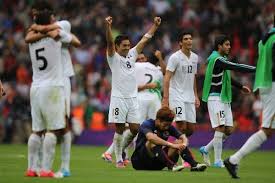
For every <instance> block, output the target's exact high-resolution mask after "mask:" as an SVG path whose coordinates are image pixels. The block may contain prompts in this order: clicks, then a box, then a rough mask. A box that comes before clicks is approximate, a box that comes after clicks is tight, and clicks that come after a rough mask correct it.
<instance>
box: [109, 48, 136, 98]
mask: <svg viewBox="0 0 275 183" xmlns="http://www.w3.org/2000/svg"><path fill="white" fill-rule="evenodd" d="M137 56H138V52H137V50H136V47H134V48H132V49H130V51H129V53H128V55H127V56H126V57H123V56H121V55H119V54H118V53H117V52H115V54H114V55H113V56H112V57H109V56H108V55H107V61H108V64H109V66H110V69H111V71H112V92H111V96H113V97H120V98H133V97H137V81H136V71H135V62H136V59H137Z"/></svg>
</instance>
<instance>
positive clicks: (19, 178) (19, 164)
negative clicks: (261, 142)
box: [0, 145, 275, 183]
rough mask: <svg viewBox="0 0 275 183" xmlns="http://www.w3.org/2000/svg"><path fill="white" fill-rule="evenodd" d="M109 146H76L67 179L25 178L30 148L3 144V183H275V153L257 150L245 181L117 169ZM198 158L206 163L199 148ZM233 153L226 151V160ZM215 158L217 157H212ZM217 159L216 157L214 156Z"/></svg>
mask: <svg viewBox="0 0 275 183" xmlns="http://www.w3.org/2000/svg"><path fill="white" fill-rule="evenodd" d="M105 149H106V148H105V147H91V146H75V145H74V146H73V147H72V156H71V173H72V176H71V177H69V178H63V179H49V178H28V177H24V172H25V170H26V167H27V146H26V145H0V183H19V182H20V183H21V182H29V183H35V182H39V183H42V182H65V183H85V182H89V183H180V182H185V183H232V182H237V183H243V182H245V183H260V182H263V183H264V182H267V183H273V182H274V183H275V151H257V152H254V153H252V154H251V155H250V156H248V157H247V158H245V159H243V161H242V162H241V167H240V170H239V175H240V176H241V179H239V180H234V179H231V177H229V175H228V173H227V171H226V170H225V169H217V168H212V167H210V168H208V169H207V170H206V171H205V172H190V171H189V169H184V170H183V171H181V172H168V171H166V170H163V171H135V170H134V169H133V168H132V167H131V165H129V166H128V167H127V168H125V169H117V168H115V165H114V164H111V163H107V162H104V161H103V160H102V159H101V154H102V152H103V151H104V150H105ZM56 150H57V151H56V153H57V154H56V159H55V163H54V170H55V171H56V170H58V168H59V164H60V147H59V146H58V147H57V148H56ZM193 152H194V154H195V157H196V158H197V159H198V160H199V161H202V158H201V156H200V154H199V153H198V151H197V149H193ZM232 153H233V151H225V152H224V153H223V157H224V158H226V157H227V156H228V155H230V154H232ZM211 155H213V154H211ZM212 158H213V157H212Z"/></svg>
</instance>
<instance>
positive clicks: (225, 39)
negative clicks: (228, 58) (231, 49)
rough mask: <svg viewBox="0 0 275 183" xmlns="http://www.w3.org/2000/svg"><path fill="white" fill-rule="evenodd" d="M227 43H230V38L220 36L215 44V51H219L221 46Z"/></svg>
mask: <svg viewBox="0 0 275 183" xmlns="http://www.w3.org/2000/svg"><path fill="white" fill-rule="evenodd" d="M225 41H230V39H229V37H228V36H226V35H219V36H217V37H216V39H215V42H214V50H216V51H217V50H218V48H219V45H223V43H224V42H225Z"/></svg>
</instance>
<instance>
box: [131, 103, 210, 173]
mask: <svg viewBox="0 0 275 183" xmlns="http://www.w3.org/2000/svg"><path fill="white" fill-rule="evenodd" d="M174 117H175V114H174V112H173V111H172V110H170V109H169V108H168V107H163V108H161V109H160V110H159V111H158V112H157V116H156V120H146V121H144V122H143V123H142V125H141V126H140V129H139V134H138V138H137V141H136V148H135V151H134V153H133V155H132V157H131V161H132V165H133V168H134V169H136V170H162V169H163V168H165V167H167V168H168V170H172V171H180V170H182V169H183V168H184V167H183V166H182V165H180V166H178V165H177V164H176V162H177V160H178V157H179V155H180V156H181V157H182V158H183V159H184V161H186V162H188V163H189V164H190V165H191V171H204V170H205V169H206V168H207V166H206V165H205V164H200V163H198V162H196V161H195V160H194V158H193V156H192V155H191V152H190V150H189V149H188V147H187V143H188V140H187V138H186V136H185V134H182V133H180V132H179V131H178V130H177V129H176V128H175V127H173V126H172V121H173V120H174ZM169 136H173V137H175V138H177V140H176V141H175V142H174V143H171V142H168V141H167V140H168V137H169Z"/></svg>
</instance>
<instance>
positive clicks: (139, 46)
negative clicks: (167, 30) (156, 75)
mask: <svg viewBox="0 0 275 183" xmlns="http://www.w3.org/2000/svg"><path fill="white" fill-rule="evenodd" d="M160 24H161V18H160V17H155V18H154V24H153V25H152V27H151V28H150V29H149V31H148V32H147V33H146V34H144V36H143V37H142V38H141V40H140V41H139V42H138V44H137V46H136V49H137V52H138V53H141V52H142V50H143V48H144V46H145V45H146V44H147V42H148V41H149V40H150V39H151V38H152V37H153V35H154V34H155V32H156V30H157V29H158V27H159V25H160Z"/></svg>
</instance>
